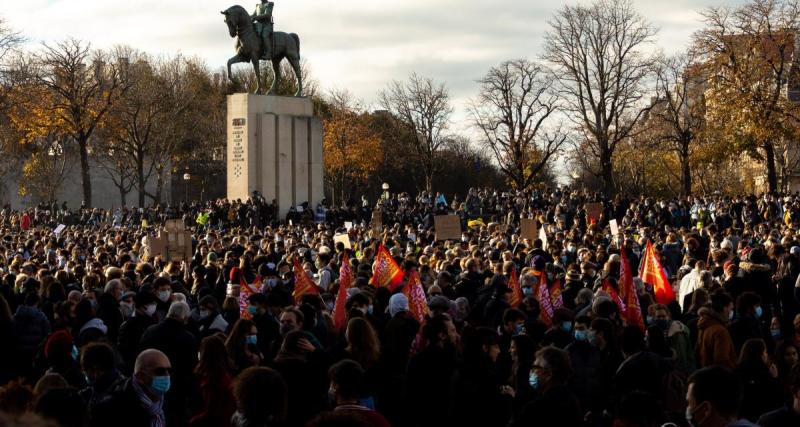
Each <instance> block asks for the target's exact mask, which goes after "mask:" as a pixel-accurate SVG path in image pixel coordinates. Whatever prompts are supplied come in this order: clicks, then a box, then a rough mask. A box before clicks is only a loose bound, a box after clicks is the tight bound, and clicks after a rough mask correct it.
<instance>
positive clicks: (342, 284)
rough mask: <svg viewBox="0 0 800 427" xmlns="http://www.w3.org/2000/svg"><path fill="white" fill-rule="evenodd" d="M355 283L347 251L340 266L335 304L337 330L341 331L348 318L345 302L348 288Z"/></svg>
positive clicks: (335, 326) (334, 318)
mask: <svg viewBox="0 0 800 427" xmlns="http://www.w3.org/2000/svg"><path fill="white" fill-rule="evenodd" d="M352 285H353V268H352V267H351V266H350V259H349V258H348V257H347V251H345V252H344V254H342V266H341V267H340V268H339V292H338V293H337V294H336V303H335V304H334V306H333V326H334V328H335V329H336V330H337V331H341V330H342V328H343V327H344V323H345V321H346V320H347V312H346V311H345V307H344V305H345V303H346V302H347V289H348V288H350V287H351V286H352Z"/></svg>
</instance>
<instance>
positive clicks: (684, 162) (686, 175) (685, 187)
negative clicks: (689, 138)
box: [680, 150, 692, 196]
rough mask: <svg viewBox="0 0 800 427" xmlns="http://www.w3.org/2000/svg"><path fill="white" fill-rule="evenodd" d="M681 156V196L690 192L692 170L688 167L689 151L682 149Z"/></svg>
mask: <svg viewBox="0 0 800 427" xmlns="http://www.w3.org/2000/svg"><path fill="white" fill-rule="evenodd" d="M680 157H681V188H682V192H681V196H688V195H691V194H692V171H691V170H690V169H689V151H688V150H684V151H683V152H681V154H680Z"/></svg>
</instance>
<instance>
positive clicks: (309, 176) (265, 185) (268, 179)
mask: <svg viewBox="0 0 800 427" xmlns="http://www.w3.org/2000/svg"><path fill="white" fill-rule="evenodd" d="M227 127H228V132H227V135H228V137H227V138H228V148H227V150H228V155H227V168H228V185H227V188H228V192H227V194H228V199H229V200H236V199H241V200H243V201H244V200H246V199H247V198H248V197H250V196H251V195H252V194H253V191H258V192H259V193H261V195H262V196H263V197H264V199H266V200H267V202H268V203H269V202H271V201H272V200H273V199H274V200H276V201H277V203H278V211H279V215H280V216H281V218H283V217H285V216H286V213H287V212H288V211H289V208H290V207H291V206H297V205H300V204H303V203H306V202H307V203H308V205H309V207H310V208H314V209H315V208H316V207H317V204H318V203H319V202H320V201H322V199H323V198H324V193H323V176H322V122H320V120H319V119H318V118H316V117H314V113H313V105H312V103H311V99H309V98H295V97H285V96H266V95H253V94H247V93H237V94H234V95H228V117H227Z"/></svg>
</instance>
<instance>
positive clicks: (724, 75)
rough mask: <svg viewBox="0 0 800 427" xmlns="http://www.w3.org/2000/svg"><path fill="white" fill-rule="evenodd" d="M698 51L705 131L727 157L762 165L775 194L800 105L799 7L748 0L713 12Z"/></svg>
mask: <svg viewBox="0 0 800 427" xmlns="http://www.w3.org/2000/svg"><path fill="white" fill-rule="evenodd" d="M703 17H704V22H705V27H704V28H703V29H701V30H700V31H698V32H697V33H695V35H694V40H693V48H694V49H695V50H696V51H697V52H698V54H699V55H701V58H702V59H703V63H702V65H703V71H704V73H705V74H706V77H707V84H708V90H707V91H706V108H707V110H708V111H707V123H708V133H709V135H711V136H712V137H713V138H714V139H716V140H719V141H722V142H724V143H725V144H726V146H727V149H728V151H734V152H746V153H748V154H749V155H750V156H752V157H753V158H755V159H757V160H761V161H763V163H764V167H765V169H766V177H767V183H768V186H769V190H770V191H777V190H778V174H777V166H776V159H777V158H778V157H779V154H780V153H779V151H781V146H782V145H784V144H786V143H787V141H796V140H797V138H798V136H800V132H798V126H797V120H798V118H800V106H798V104H797V103H796V101H797V100H796V99H794V100H793V99H790V98H789V97H788V96H787V90H789V91H796V90H797V88H796V87H789V84H796V82H797V78H798V74H797V70H796V69H795V67H794V66H793V64H794V62H795V61H796V60H797V59H796V58H795V45H796V44H797V28H798V27H800V4H799V3H798V2H797V1H795V0H751V1H750V2H749V3H747V4H744V5H742V6H739V7H735V8H733V7H717V8H709V9H706V10H705V11H704V12H703Z"/></svg>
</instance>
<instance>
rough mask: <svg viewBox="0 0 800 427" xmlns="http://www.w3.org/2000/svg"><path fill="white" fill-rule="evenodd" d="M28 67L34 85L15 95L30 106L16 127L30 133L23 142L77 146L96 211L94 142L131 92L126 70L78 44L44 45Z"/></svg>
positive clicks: (85, 184) (87, 199)
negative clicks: (51, 138) (58, 140)
mask: <svg viewBox="0 0 800 427" xmlns="http://www.w3.org/2000/svg"><path fill="white" fill-rule="evenodd" d="M28 65H29V66H30V70H31V76H32V77H31V79H30V81H28V82H27V83H26V84H25V85H23V86H21V87H19V88H17V89H15V91H16V93H17V94H19V96H20V97H25V98H26V99H27V102H26V105H25V106H23V107H21V108H20V109H19V110H18V111H20V112H23V114H22V115H19V114H18V115H16V117H15V119H14V121H15V122H16V124H17V125H18V126H21V127H23V128H24V129H25V130H26V131H25V132H24V138H23V141H31V140H32V139H35V138H41V137H45V136H48V135H63V136H67V137H68V138H67V139H66V140H67V141H71V142H72V144H74V145H76V146H77V149H78V150H77V151H78V153H79V157H80V167H81V181H82V188H83V200H84V201H85V202H86V204H87V205H88V206H91V202H92V181H91V171H90V163H89V154H90V142H91V141H92V137H93V136H94V134H95V131H97V129H98V128H100V127H101V126H102V124H103V120H104V119H105V116H106V114H107V113H108V111H109V109H110V108H111V106H112V105H113V104H114V103H115V102H116V101H117V100H118V98H119V96H120V94H122V93H124V92H125V90H126V89H127V83H126V76H125V74H124V72H125V70H124V69H120V68H119V67H117V66H116V65H115V64H113V63H109V62H108V61H107V57H106V55H105V54H104V53H103V52H100V51H92V50H91V49H90V46H89V45H88V44H86V43H83V42H80V41H78V40H74V39H69V40H66V41H63V42H59V43H57V44H55V45H54V46H50V45H44V46H43V48H42V51H41V52H39V53H38V54H36V55H34V56H33V57H32V58H30V61H29V62H28ZM72 144H69V145H72ZM64 150H65V151H67V150H68V147H64Z"/></svg>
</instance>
